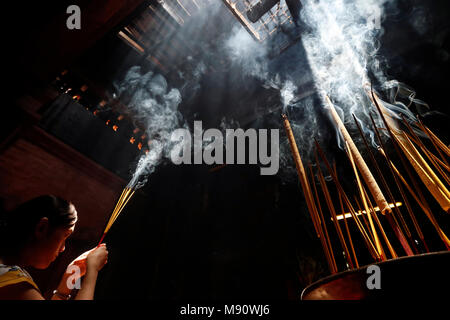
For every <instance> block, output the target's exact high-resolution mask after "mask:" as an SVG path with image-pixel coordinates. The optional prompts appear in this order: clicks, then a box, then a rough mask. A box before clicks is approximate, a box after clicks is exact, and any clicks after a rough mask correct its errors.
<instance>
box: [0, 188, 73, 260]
mask: <svg viewBox="0 0 450 320" xmlns="http://www.w3.org/2000/svg"><path fill="white" fill-rule="evenodd" d="M70 205H71V203H70V202H68V201H66V200H64V199H62V198H59V197H56V196H53V195H44V196H40V197H37V198H34V199H31V200H29V201H27V202H25V203H23V204H21V205H19V206H18V207H17V208H16V209H14V210H12V211H10V212H5V211H3V212H2V217H0V256H2V257H5V256H11V255H16V254H18V253H19V252H20V251H21V250H22V249H23V247H24V246H25V245H26V244H27V243H28V241H30V240H31V239H32V237H33V232H34V230H35V228H36V225H37V224H38V222H39V221H40V220H41V219H42V218H43V217H47V219H48V222H49V225H50V228H52V229H54V228H57V227H70V226H72V225H73V224H74V223H75V221H76V215H74V213H73V212H72V211H71V210H70Z"/></svg>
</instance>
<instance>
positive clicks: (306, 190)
mask: <svg viewBox="0 0 450 320" xmlns="http://www.w3.org/2000/svg"><path fill="white" fill-rule="evenodd" d="M282 117H283V124H284V128H285V130H286V135H287V137H288V140H289V145H290V147H291V151H292V156H293V158H294V162H295V167H296V168H297V173H298V178H299V180H300V184H301V186H302V189H303V194H304V196H305V200H306V205H307V207H308V211H309V214H310V216H311V220H312V221H313V225H314V228H315V230H316V234H317V237H318V238H319V239H322V238H321V236H320V229H319V228H320V225H319V221H318V217H317V216H316V214H317V209H316V206H315V203H314V198H313V196H312V193H311V188H310V186H309V183H308V179H307V177H306V172H305V168H304V167H303V162H302V159H301V157H300V153H299V151H298V147H297V143H296V142H295V138H294V133H293V132H292V128H291V124H290V123H289V120H288V118H287V116H286V115H285V114H283V115H282ZM322 246H323V249H324V251H325V253H326V252H327V249H326V243H325V242H324V241H322ZM327 258H328V256H327ZM329 265H330V266H331V265H333V262H332V261H329Z"/></svg>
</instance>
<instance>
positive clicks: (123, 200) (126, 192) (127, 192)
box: [97, 186, 135, 247]
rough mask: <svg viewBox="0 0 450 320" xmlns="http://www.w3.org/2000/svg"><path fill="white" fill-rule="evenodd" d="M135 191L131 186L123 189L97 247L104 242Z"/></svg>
mask: <svg viewBox="0 0 450 320" xmlns="http://www.w3.org/2000/svg"><path fill="white" fill-rule="evenodd" d="M134 192H135V190H134V189H133V188H132V187H129V186H127V187H126V188H125V189H123V191H122V194H121V195H120V197H119V200H117V203H116V206H115V207H114V210H113V212H112V214H111V216H110V218H109V220H108V223H107V224H106V227H105V230H104V231H103V235H102V237H101V239H100V241H99V243H98V245H97V247H98V246H100V244H101V243H102V241H103V239H104V238H105V236H106V234H107V233H108V231H109V229H110V228H111V226H112V225H113V224H114V222H115V221H116V219H117V218H118V217H119V215H120V214H121V213H122V210H123V208H125V206H126V205H127V203H128V201H130V199H131V197H132V196H133V194H134Z"/></svg>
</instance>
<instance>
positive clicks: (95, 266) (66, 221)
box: [0, 195, 108, 300]
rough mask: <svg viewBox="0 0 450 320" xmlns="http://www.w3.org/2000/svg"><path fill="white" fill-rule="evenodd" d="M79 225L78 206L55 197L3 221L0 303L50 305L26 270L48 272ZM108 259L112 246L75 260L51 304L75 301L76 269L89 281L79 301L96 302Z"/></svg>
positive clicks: (41, 199) (37, 200) (0, 230)
mask: <svg viewBox="0 0 450 320" xmlns="http://www.w3.org/2000/svg"><path fill="white" fill-rule="evenodd" d="M76 222H77V211H76V209H75V206H74V205H73V204H72V203H70V202H68V201H66V200H64V199H61V198H59V197H56V196H53V195H45V196H40V197H37V198H34V199H32V200H30V201H27V202H25V203H23V204H22V205H20V206H19V207H17V208H16V209H15V210H13V211H11V212H8V213H4V214H3V217H0V300H5V299H8V300H43V299H44V297H43V296H42V294H41V292H40V290H39V288H38V286H37V285H36V283H35V282H34V281H33V279H32V277H31V276H30V275H29V273H28V272H27V271H26V268H29V267H33V268H36V269H46V268H48V266H49V265H50V264H51V263H52V262H53V261H54V260H55V259H56V257H57V256H58V255H59V254H60V253H61V252H63V251H64V249H65V241H66V239H67V238H68V237H69V236H70V235H71V234H72V232H73V231H74V229H75V224H76ZM107 258H108V251H107V250H106V245H105V244H102V245H100V246H99V247H98V248H94V249H92V250H89V251H87V252H85V253H84V254H82V255H81V256H80V257H78V258H77V259H75V260H74V261H73V262H72V263H71V264H69V266H68V267H67V269H66V272H65V273H64V275H63V276H62V279H61V281H60V282H59V285H58V287H57V288H55V290H54V291H53V296H52V298H51V299H52V300H68V299H70V298H71V296H70V293H71V291H72V290H71V289H72V288H73V287H71V284H70V283H71V282H72V284H73V281H74V280H76V279H73V278H74V276H73V274H74V273H73V271H72V270H73V269H74V268H76V269H77V270H78V271H79V273H78V274H79V276H80V277H83V279H82V282H81V287H80V289H79V290H78V293H77V294H76V296H75V297H74V299H77V300H91V299H93V298H94V291H95V285H96V282H97V275H98V272H99V271H100V270H101V269H102V268H103V266H104V265H105V264H106V262H107ZM78 268H79V269H78Z"/></svg>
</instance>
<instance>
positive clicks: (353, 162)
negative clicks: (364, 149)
mask: <svg viewBox="0 0 450 320" xmlns="http://www.w3.org/2000/svg"><path fill="white" fill-rule="evenodd" d="M346 146H347V151H348V157H349V159H350V162H351V164H352V168H353V171H354V173H355V177H356V181H357V183H358V188H359V192H360V195H361V200H362V202H363V206H364V209H365V210H366V214H367V219H369V224H370V229H371V230H372V234H373V239H374V242H375V246H376V248H377V250H378V254H379V255H380V257H381V259H382V260H383V261H385V260H386V255H385V253H384V251H383V247H382V246H381V242H380V239H379V237H378V233H377V230H376V229H375V225H374V223H373V221H372V213H371V212H370V210H369V205H368V203H367V200H366V196H365V194H364V189H363V186H362V183H361V180H360V179H359V174H358V170H357V169H356V165H355V161H354V159H353V156H352V152H351V151H350V148H349V146H348V142H346ZM373 215H376V213H375V211H373Z"/></svg>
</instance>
